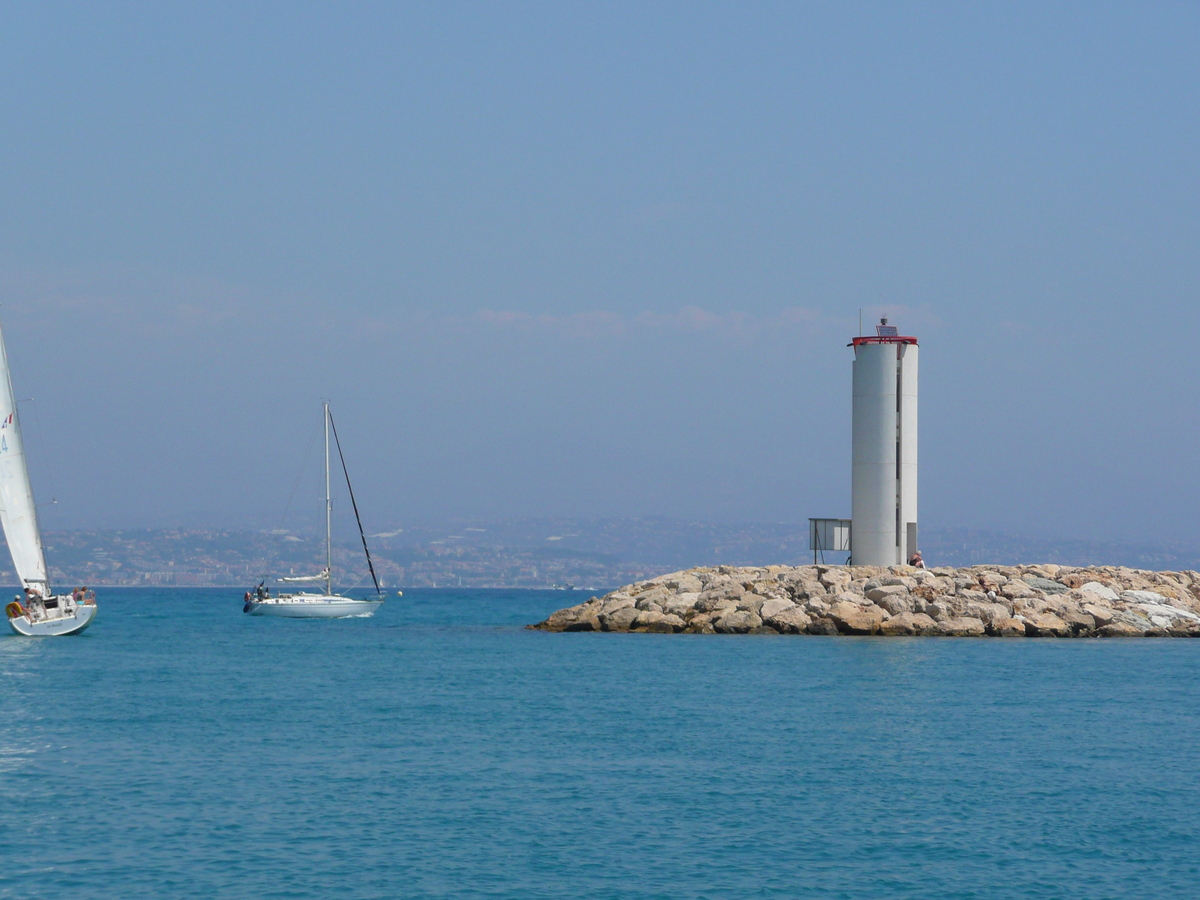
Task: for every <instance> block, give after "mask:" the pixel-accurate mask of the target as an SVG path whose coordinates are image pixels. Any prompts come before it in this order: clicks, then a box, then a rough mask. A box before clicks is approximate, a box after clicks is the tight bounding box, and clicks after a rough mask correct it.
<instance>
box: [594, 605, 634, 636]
mask: <svg viewBox="0 0 1200 900" xmlns="http://www.w3.org/2000/svg"><path fill="white" fill-rule="evenodd" d="M641 612H642V611H641V610H639V609H635V608H634V607H633V606H622V607H621V608H619V609H616V610H614V611H613V612H602V613H600V615H599V616H598V618H599V620H600V629H601V631H628V630H629V628H630V626H631V625H633V620H634V619H636V618H637V617H638V616H639V615H641Z"/></svg>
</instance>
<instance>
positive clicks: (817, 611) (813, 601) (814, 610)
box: [804, 597, 829, 618]
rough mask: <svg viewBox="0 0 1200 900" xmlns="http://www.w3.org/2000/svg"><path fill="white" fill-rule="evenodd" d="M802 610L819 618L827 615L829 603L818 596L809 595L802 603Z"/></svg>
mask: <svg viewBox="0 0 1200 900" xmlns="http://www.w3.org/2000/svg"><path fill="white" fill-rule="evenodd" d="M804 611H805V612H807V613H808V614H809V615H810V616H813V617H815V618H821V617H822V616H827V615H829V604H828V603H826V602H825V601H824V600H822V599H820V598H819V597H810V598H809V599H808V600H806V601H805V603H804Z"/></svg>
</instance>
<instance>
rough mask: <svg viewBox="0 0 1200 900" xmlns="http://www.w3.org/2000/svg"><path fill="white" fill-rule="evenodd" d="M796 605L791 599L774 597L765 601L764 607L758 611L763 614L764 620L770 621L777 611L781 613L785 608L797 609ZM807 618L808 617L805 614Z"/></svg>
mask: <svg viewBox="0 0 1200 900" xmlns="http://www.w3.org/2000/svg"><path fill="white" fill-rule="evenodd" d="M795 607H796V604H795V603H793V602H792V601H791V600H782V599H779V598H775V597H772V598H771V599H770V600H767V601H766V602H765V603H763V605H762V607H761V608H760V609H759V611H758V614H759V615H760V616H762V619H763V621H764V622H769V621H770V619H771V618H772V617H773V616H775V615H776V614H777V613H781V612H783V611H784V610H785V609H795ZM805 618H806V619H807V618H808V617H807V616H805ZM805 624H807V623H805Z"/></svg>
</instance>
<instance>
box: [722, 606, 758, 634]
mask: <svg viewBox="0 0 1200 900" xmlns="http://www.w3.org/2000/svg"><path fill="white" fill-rule="evenodd" d="M762 623H763V621H762V619H761V618H760V617H759V616H758V614H757V613H754V612H751V611H750V610H748V609H735V610H733V611H731V612H727V613H725V615H723V616H721V618H719V619H717V620H716V621H715V622H713V628H714V629H716V631H717V633H718V634H746V633H747V632H749V631H750V630H751V629H754V628H758V626H760V625H762Z"/></svg>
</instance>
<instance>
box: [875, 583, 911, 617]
mask: <svg viewBox="0 0 1200 900" xmlns="http://www.w3.org/2000/svg"><path fill="white" fill-rule="evenodd" d="M871 593H875V592H874V591H872V592H871ZM871 599H875V598H871ZM875 605H876V606H878V607H879V608H880V609H884V610H887V612H888V614H889V615H893V616H898V615H900V613H906V612H912V611H913V597H912V594H910V593H909V592H908V591H906V590H904V589H903V588H901V589H900V590H899V591H898V592H896V593H888V594H884V595H883V596H882V597H880V598H879V599H878V600H876V601H875Z"/></svg>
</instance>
